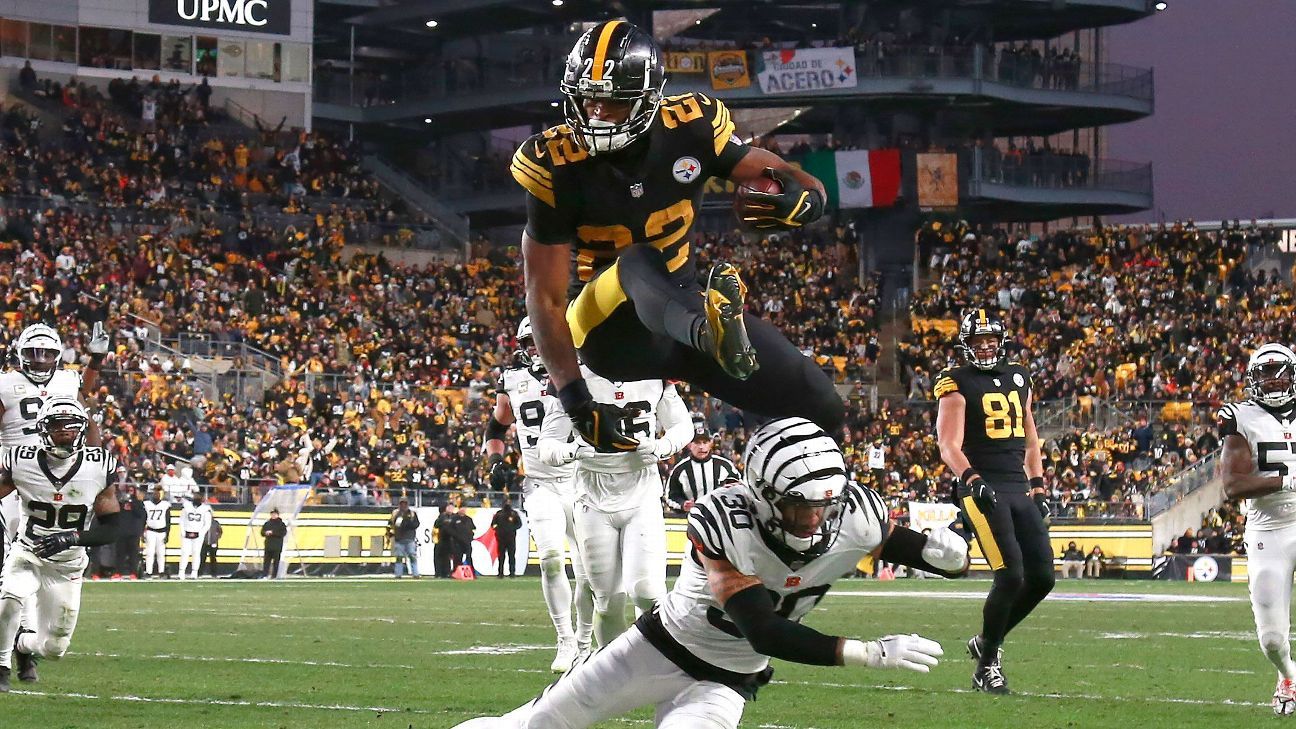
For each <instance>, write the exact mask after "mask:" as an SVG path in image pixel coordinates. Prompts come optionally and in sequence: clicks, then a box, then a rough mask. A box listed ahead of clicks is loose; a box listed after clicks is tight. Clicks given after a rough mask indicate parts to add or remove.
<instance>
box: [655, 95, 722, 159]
mask: <svg viewBox="0 0 1296 729" xmlns="http://www.w3.org/2000/svg"><path fill="white" fill-rule="evenodd" d="M661 115H662V123H663V124H665V125H666V128H667V129H674V128H676V127H678V126H693V127H696V128H697V129H699V130H705V131H706V133H707V135H708V139H710V140H711V143H712V145H713V146H714V151H715V153H716V154H717V155H718V154H720V152H721V151H723V150H724V146H725V144H726V143H728V142H729V138H730V137H732V136H733V134H734V123H733V118H732V117H731V116H730V115H729V107H727V106H725V105H724V102H723V101H721V100H719V99H713V98H711V97H710V96H707V95H706V94H699V93H695V92H689V93H687V94H678V95H676V96H667V97H666V98H665V99H663V100H662V105H661ZM704 125H705V126H704ZM699 133H701V132H700V131H699Z"/></svg>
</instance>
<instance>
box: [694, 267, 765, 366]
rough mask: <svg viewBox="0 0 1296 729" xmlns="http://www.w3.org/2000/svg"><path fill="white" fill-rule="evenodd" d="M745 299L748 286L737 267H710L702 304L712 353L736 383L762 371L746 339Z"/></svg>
mask: <svg viewBox="0 0 1296 729" xmlns="http://www.w3.org/2000/svg"><path fill="white" fill-rule="evenodd" d="M746 298H747V286H746V285H745V284H744V283H743V282H742V279H741V278H740V277H739V276H738V269H737V268H735V267H734V266H733V265H732V264H729V263H717V264H715V265H714V266H712V267H711V273H710V275H708V276H707V288H706V295H705V299H704V302H703V303H704V306H705V308H706V318H707V326H708V327H709V329H710V334H711V345H712V348H713V351H712V354H713V355H714V356H715V359H716V362H718V363H719V364H720V368H721V369H723V370H724V371H725V374H727V375H729V376H730V377H733V378H734V379H737V380H746V379H747V378H749V377H751V376H752V373H753V372H755V371H756V370H757V369H759V368H760V364H758V363H757V362H756V349H755V348H754V347H752V345H751V340H749V339H748V338H747V326H746V324H744V323H743V301H744V300H745V299H746Z"/></svg>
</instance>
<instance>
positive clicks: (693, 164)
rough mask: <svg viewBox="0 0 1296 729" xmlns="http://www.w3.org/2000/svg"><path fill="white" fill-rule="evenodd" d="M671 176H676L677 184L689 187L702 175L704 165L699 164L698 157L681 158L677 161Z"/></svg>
mask: <svg viewBox="0 0 1296 729" xmlns="http://www.w3.org/2000/svg"><path fill="white" fill-rule="evenodd" d="M671 174H673V175H675V181H676V182H679V183H680V184H683V185H687V184H688V183H690V182H693V181H694V180H696V179H697V178H698V176H699V175H701V174H702V163H701V162H698V161H697V158H696V157H680V158H679V159H677V160H675V166H674V167H673V168H672V170H671Z"/></svg>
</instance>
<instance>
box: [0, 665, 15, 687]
mask: <svg viewBox="0 0 1296 729" xmlns="http://www.w3.org/2000/svg"><path fill="white" fill-rule="evenodd" d="M11 688H13V686H11V685H10V684H9V668H8V667H7V666H0V694H7V693H9V689H11Z"/></svg>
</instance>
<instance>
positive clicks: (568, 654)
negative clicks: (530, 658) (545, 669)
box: [549, 640, 577, 673]
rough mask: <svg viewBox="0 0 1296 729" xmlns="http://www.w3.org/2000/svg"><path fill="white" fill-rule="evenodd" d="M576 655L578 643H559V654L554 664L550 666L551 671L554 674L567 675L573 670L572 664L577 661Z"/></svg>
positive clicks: (565, 641) (555, 657)
mask: <svg viewBox="0 0 1296 729" xmlns="http://www.w3.org/2000/svg"><path fill="white" fill-rule="evenodd" d="M576 654H577V650H576V641H574V640H560V641H558V653H557V655H555V656H554V659H553V663H550V664H549V670H550V671H553V672H554V673H567V672H568V671H570V670H571V667H572V662H574V661H575V660H576Z"/></svg>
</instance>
